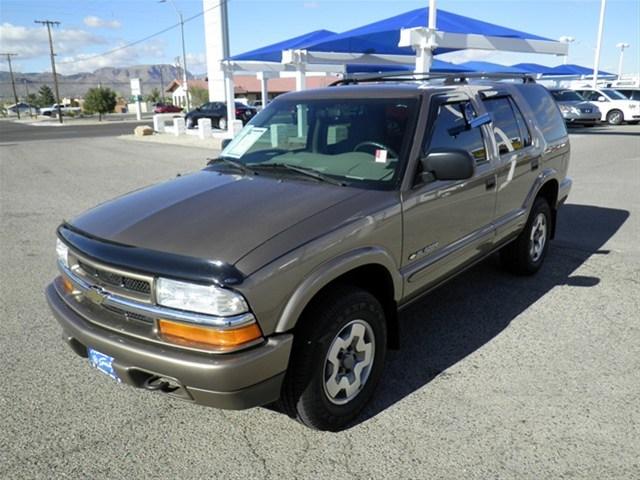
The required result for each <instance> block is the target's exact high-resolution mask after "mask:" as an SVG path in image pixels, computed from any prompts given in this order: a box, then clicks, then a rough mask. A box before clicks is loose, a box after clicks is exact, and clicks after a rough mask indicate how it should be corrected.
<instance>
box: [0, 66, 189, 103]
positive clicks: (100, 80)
mask: <svg viewBox="0 0 640 480" xmlns="http://www.w3.org/2000/svg"><path fill="white" fill-rule="evenodd" d="M13 75H14V78H15V81H16V90H17V93H18V97H19V98H20V99H21V100H22V99H24V97H25V96H26V94H27V91H28V92H29V93H37V92H38V89H39V88H40V87H41V86H42V85H49V87H51V90H53V75H52V74H51V73H50V72H42V73H20V72H14V73H13ZM181 77H182V70H180V69H178V68H177V67H175V66H174V65H134V66H130V67H103V68H99V69H98V70H96V71H94V72H82V73H74V74H72V75H60V74H58V86H59V89H60V97H61V98H62V97H82V96H83V95H84V94H85V93H86V91H87V90H88V89H90V88H93V87H98V86H100V85H102V86H103V87H108V88H110V89H112V90H114V91H116V92H117V93H118V96H123V97H128V96H129V95H130V94H131V88H130V84H129V81H130V80H131V79H132V78H140V80H141V83H142V93H143V94H146V93H149V92H151V90H152V89H154V88H157V89H160V88H161V85H163V86H164V88H165V89H166V88H167V86H168V85H169V83H171V81H172V80H174V79H176V78H181ZM187 77H188V78H189V79H192V78H195V77H194V76H193V75H191V73H189V72H187ZM161 82H162V84H161ZM0 102H2V103H4V102H13V90H12V88H11V76H10V74H9V72H7V71H0Z"/></svg>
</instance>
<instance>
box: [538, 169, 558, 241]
mask: <svg viewBox="0 0 640 480" xmlns="http://www.w3.org/2000/svg"><path fill="white" fill-rule="evenodd" d="M559 190H560V184H559V183H558V180H557V179H556V178H549V179H547V181H545V182H544V183H543V184H542V186H541V187H540V188H539V189H538V192H537V193H536V196H535V198H539V197H542V198H544V199H545V200H546V201H547V203H548V204H549V208H551V235H550V238H555V234H556V216H557V214H558V192H559Z"/></svg>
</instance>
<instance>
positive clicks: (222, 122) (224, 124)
mask: <svg viewBox="0 0 640 480" xmlns="http://www.w3.org/2000/svg"><path fill="white" fill-rule="evenodd" d="M218 128H219V129H220V130H226V129H227V119H226V118H224V117H222V118H220V119H218Z"/></svg>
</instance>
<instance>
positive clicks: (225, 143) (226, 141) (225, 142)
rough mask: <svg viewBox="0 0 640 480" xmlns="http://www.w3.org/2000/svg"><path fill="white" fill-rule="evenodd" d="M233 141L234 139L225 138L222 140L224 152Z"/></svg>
mask: <svg viewBox="0 0 640 480" xmlns="http://www.w3.org/2000/svg"><path fill="white" fill-rule="evenodd" d="M231 140H233V139H232V138H223V139H222V144H221V146H222V150H224V149H225V148H227V145H229V144H230V143H231Z"/></svg>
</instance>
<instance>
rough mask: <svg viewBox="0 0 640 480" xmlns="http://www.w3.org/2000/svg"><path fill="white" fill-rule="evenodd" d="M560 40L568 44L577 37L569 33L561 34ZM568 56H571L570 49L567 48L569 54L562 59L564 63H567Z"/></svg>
mask: <svg viewBox="0 0 640 480" xmlns="http://www.w3.org/2000/svg"><path fill="white" fill-rule="evenodd" d="M558 40H560V42H562V43H566V44H571V43H573V42H575V41H576V39H575V38H573V37H569V36H567V35H563V36H561V37H560V38H559V39H558ZM568 58H569V50H568V49H567V54H566V55H565V56H564V59H563V60H562V63H563V65H566V64H567V60H568Z"/></svg>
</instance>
